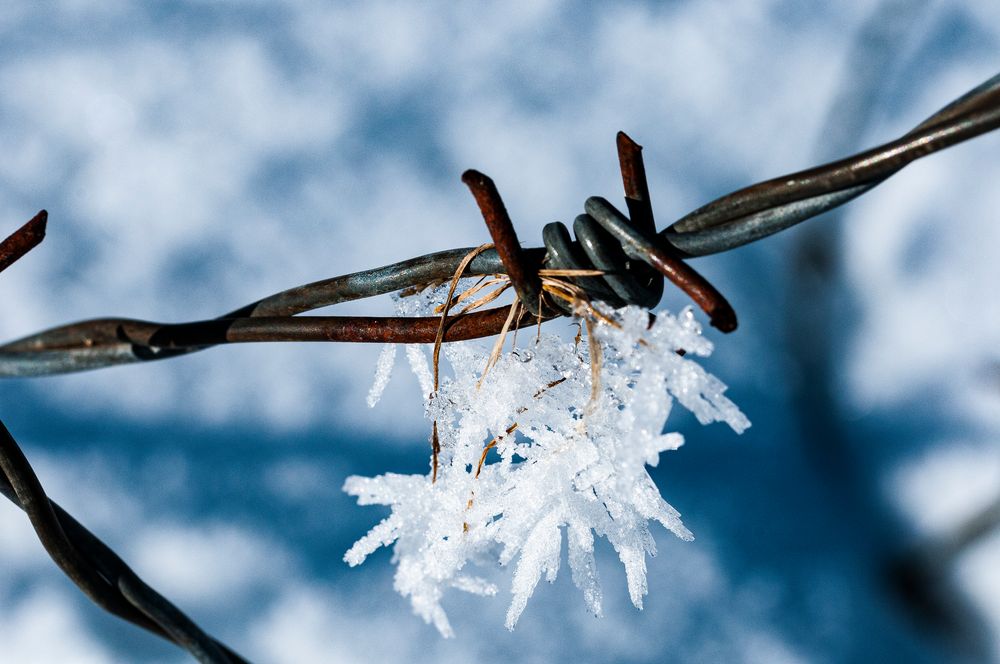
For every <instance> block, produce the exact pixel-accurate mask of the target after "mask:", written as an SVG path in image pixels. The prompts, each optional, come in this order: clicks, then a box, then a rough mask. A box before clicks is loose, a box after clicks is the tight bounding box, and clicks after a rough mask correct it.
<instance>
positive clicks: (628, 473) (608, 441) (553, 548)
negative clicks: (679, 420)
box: [344, 289, 750, 637]
mask: <svg viewBox="0 0 1000 664" xmlns="http://www.w3.org/2000/svg"><path fill="white" fill-rule="evenodd" d="M442 299H443V296H442V292H441V289H436V290H433V289H432V290H430V291H425V292H424V293H422V294H420V295H418V296H416V297H412V298H398V299H397V309H398V310H399V311H400V312H401V313H403V314H405V315H433V313H432V312H433V307H434V305H435V304H437V303H439V302H440V301H441V300H442ZM594 306H595V307H598V311H599V313H600V314H601V318H605V317H606V318H607V319H608V320H610V321H612V323H607V322H599V321H598V322H597V323H596V324H595V325H593V337H594V339H593V340H591V339H588V338H586V337H584V338H582V339H580V340H579V342H578V343H574V342H572V341H567V340H563V339H561V338H560V337H559V336H557V335H554V334H549V333H542V334H540V335H538V336H537V337H535V336H534V335H532V336H531V337H530V339H529V340H527V341H524V339H523V337H522V346H521V347H518V348H515V349H514V350H511V351H508V352H504V353H502V354H501V356H500V357H499V359H498V360H497V362H496V364H495V365H494V366H493V367H492V368H491V369H490V370H489V371H488V372H487V374H486V375H485V377H483V376H482V371H483V369H484V367H485V366H486V362H487V358H488V357H489V354H490V346H489V345H487V344H484V343H482V342H477V341H470V342H459V343H449V344H445V346H444V348H443V352H442V357H443V358H444V361H446V362H447V365H448V366H450V368H451V372H450V373H449V374H447V375H442V377H441V384H440V389H439V390H438V391H437V393H436V394H432V390H433V377H432V374H431V367H430V365H429V362H428V359H427V353H426V352H425V351H424V349H422V348H421V347H418V346H407V349H406V353H407V358H408V359H409V362H410V366H411V368H412V370H413V371H414V373H415V374H416V375H417V378H418V380H419V382H420V385H421V392H422V393H423V394H424V397H425V402H424V403H425V410H426V414H427V416H428V418H429V419H431V420H436V422H437V427H438V433H439V438H440V443H441V453H440V456H439V469H438V476H437V481H436V482H432V481H431V476H430V474H428V475H398V474H393V473H387V474H385V475H380V476H378V477H374V478H362V477H350V478H348V479H347V482H346V483H345V485H344V490H345V491H346V492H347V493H348V494H350V495H352V496H356V497H357V499H358V503H359V504H360V505H376V504H377V505H386V506H388V507H389V508H390V509H391V514H390V516H389V517H387V518H386V519H384V520H383V521H382V522H380V523H379V524H378V525H376V526H375V527H374V528H372V529H371V531H369V533H368V534H366V535H365V536H364V537H362V538H361V539H360V540H358V541H357V542H356V543H355V544H354V546H352V547H351V548H350V550H349V551H348V552H347V554H346V555H345V557H344V559H345V561H347V562H348V563H349V564H350V565H352V566H353V565H358V564H360V563H362V562H363V561H364V560H365V558H366V557H367V556H368V555H369V554H371V553H372V552H374V551H375V550H377V549H378V548H379V547H382V546H393V547H394V557H393V562H394V563H395V564H396V565H397V569H396V575H395V584H394V585H395V589H396V590H397V592H399V593H400V594H402V595H403V596H404V597H408V598H409V599H410V602H411V604H412V606H413V610H414V612H415V613H416V614H417V615H419V616H420V617H422V618H423V619H424V620H425V621H426V622H428V623H431V624H433V625H434V626H435V627H436V628H437V629H438V630H439V631H440V633H441V634H442V635H443V636H446V637H447V636H451V635H452V634H453V633H452V629H451V625H450V624H449V622H448V618H447V616H446V615H445V612H444V610H443V608H442V607H441V599H442V597H443V596H444V592H445V591H446V590H448V589H450V588H457V589H459V590H464V591H466V592H472V593H476V594H481V595H492V594H494V593H495V592H496V588H495V586H493V585H492V584H490V583H489V582H487V581H486V580H484V579H481V578H478V577H476V576H474V575H470V574H469V573H468V570H467V569H466V568H467V567H473V566H475V565H477V564H485V565H488V564H489V563H490V561H497V562H499V563H500V564H501V565H508V564H511V563H513V567H514V571H513V581H512V585H511V594H512V600H511V604H510V608H509V610H508V613H507V619H506V626H507V628H508V629H513V628H514V626H515V625H516V624H517V621H518V619H519V618H520V616H521V613H522V611H523V610H524V608H525V606H526V605H527V602H528V599H529V598H530V597H531V595H532V593H533V592H534V590H535V587H536V586H537V584H538V582H539V581H540V580H541V579H542V578H543V577H544V578H545V580H546V581H549V582H552V581H554V580H555V578H556V574H557V573H558V571H559V564H560V558H561V555H562V547H563V533H564V531H565V534H566V548H567V550H568V561H569V567H570V573H571V575H572V579H573V582H574V584H575V585H576V586H577V587H578V588H579V589H580V591H581V592H582V593H583V598H584V602H585V604H586V606H587V609H588V610H589V611H590V612H592V613H593V614H595V615H598V616H599V615H601V585H600V580H599V577H598V572H597V565H596V561H595V557H594V538H595V536H597V537H605V538H607V540H608V541H609V542H610V543H611V545H612V546H613V547H614V549H615V550H616V551H617V552H618V556H619V558H620V560H621V562H622V564H623V565H624V567H625V572H626V579H627V585H628V592H629V596H630V598H631V600H632V603H633V604H634V605H635V606H636V607H637V608H640V609H641V608H642V601H643V597H644V596H645V595H646V592H647V583H646V556H647V555H655V553H656V545H655V542H654V540H653V535H652V533H651V532H650V529H649V524H650V522H651V521H656V522H658V523H660V524H661V525H662V526H663V527H664V528H666V529H667V530H669V531H671V532H673V533H674V534H675V535H676V536H677V537H679V538H681V539H683V540H691V539H692V538H693V536H692V535H691V533H690V531H688V530H687V528H685V527H684V525H683V523H682V522H681V518H680V514H679V513H678V512H677V510H675V509H674V508H673V507H671V506H670V505H669V504H668V503H667V502H666V501H665V500H664V499H663V498H662V497H661V495H660V492H659V490H658V489H657V487H656V485H655V484H654V483H653V481H652V479H651V478H650V476H649V473H648V472H647V470H646V466H655V465H656V464H657V462H658V460H659V455H660V453H662V452H665V451H668V450H673V449H677V448H678V447H679V446H680V445H681V444H682V443H683V438H682V437H681V435H680V434H678V433H663V426H664V423H665V421H666V419H667V416H668V415H669V413H670V409H671V406H672V404H673V401H674V400H676V401H678V402H679V403H680V404H681V405H683V406H684V407H685V408H687V409H689V410H690V411H691V412H692V413H694V414H695V416H696V417H697V418H698V420H699V421H700V422H702V423H703V424H708V423H710V422H715V421H721V422H725V423H726V424H728V425H729V426H730V427H732V429H733V430H734V431H737V432H742V431H743V430H745V429H746V428H747V427H748V426H750V423H749V421H748V420H747V418H746V417H745V416H744V415H743V413H741V412H740V410H739V409H738V408H737V407H736V406H735V405H734V404H733V403H732V402H731V401H730V400H729V399H727V398H726V397H725V396H724V392H725V389H726V388H725V385H724V384H723V383H722V382H720V381H719V380H718V379H717V378H715V377H714V376H712V375H710V374H709V373H707V372H706V371H705V370H704V369H702V368H701V367H700V366H699V365H698V364H696V363H695V362H694V361H693V360H691V359H690V358H691V357H693V356H701V357H704V356H707V355H709V354H710V353H711V352H712V345H711V343H710V342H709V341H708V340H707V339H705V338H704V337H702V336H701V327H700V325H699V324H698V322H697V321H696V320H695V318H694V315H693V313H692V312H691V310H690V309H686V310H684V311H682V312H681V313H680V314H679V315H676V316H674V315H672V314H670V313H669V312H659V313H657V314H656V315H655V317H654V316H652V315H650V313H649V312H648V311H646V310H645V309H641V308H638V307H625V308H623V309H619V310H617V311H614V310H610V309H607V308H604V307H603V306H602V305H600V304H599V303H598V304H595V305H594ZM591 343H599V344H600V353H599V357H600V360H599V372H598V373H599V385H598V386H597V388H596V389H594V387H593V385H592V382H591V381H592V371H591V369H592V367H591V349H590V344H591ZM681 352H683V355H682V354H681ZM393 355H394V351H390V350H387V351H385V352H384V353H383V356H382V357H380V358H379V367H378V371H377V373H376V381H375V387H373V389H372V393H373V394H378V393H379V392H380V391H381V389H382V388H383V387H384V380H387V379H388V373H389V371H390V369H391V359H392V356H393ZM596 356H598V354H595V357H596ZM386 358H388V359H386ZM442 364H443V365H444V362H442ZM387 367H388V368H387ZM442 373H443V374H444V373H445V372H442ZM480 383H481V384H480ZM376 388H377V389H376ZM487 447H489V449H487ZM484 459H485V463H484V461H483V460H484Z"/></svg>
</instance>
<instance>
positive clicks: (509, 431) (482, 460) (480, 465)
mask: <svg viewBox="0 0 1000 664" xmlns="http://www.w3.org/2000/svg"><path fill="white" fill-rule="evenodd" d="M516 429H517V422H514V423H513V424H511V425H510V426H509V427H507V432H506V433H505V434H504V436H509V435H510V434H512V433H514V431H515V430H516ZM502 437H503V436H496V437H495V438H494V439H493V440H491V441H490V442H489V443H487V444H486V447H484V448H483V453H482V455H481V456H480V457H479V463H478V464H477V465H476V479H479V473H481V472H482V470H483V464H484V463H486V455H487V454H489V451H490V450H492V449H493V448H494V447H496V446H497V442H499V440H500V439H501V438H502ZM468 506H469V507H472V499H471V498H470V499H469V505H468Z"/></svg>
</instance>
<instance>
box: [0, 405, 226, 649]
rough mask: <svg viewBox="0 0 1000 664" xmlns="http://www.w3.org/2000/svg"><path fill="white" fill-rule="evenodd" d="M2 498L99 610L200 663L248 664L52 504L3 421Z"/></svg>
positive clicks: (0, 439)
mask: <svg viewBox="0 0 1000 664" xmlns="http://www.w3.org/2000/svg"><path fill="white" fill-rule="evenodd" d="M0 493H2V494H3V495H4V496H5V497H7V499H8V500H10V501H11V502H12V503H14V504H15V505H17V506H18V507H20V508H21V509H22V510H24V512H25V514H27V515H28V519H29V520H30V521H31V525H32V527H33V528H34V529H35V533H36V534H37V535H38V539H39V541H41V543H42V546H44V547H45V551H46V552H47V553H48V554H49V556H50V557H51V558H52V560H53V561H54V562H55V563H56V564H57V565H58V566H59V568H60V569H61V570H62V571H63V572H64V573H65V574H66V576H67V577H68V578H69V579H70V580H71V581H72V582H73V583H74V584H76V586H77V587H78V588H80V590H81V591H83V593H84V594H85V595H87V597H89V598H90V600H91V601H93V602H94V603H95V604H96V605H98V606H99V607H101V608H102V609H104V610H105V611H107V612H109V613H111V614H112V615H115V616H117V617H119V618H121V619H122V620H126V621H128V622H130V623H132V624H133V625H136V626H137V627H141V628H142V629H144V630H146V631H148V632H150V633H151V634H155V635H157V636H159V637H161V638H163V639H166V640H168V641H171V642H173V643H175V644H177V645H179V646H180V647H182V648H184V649H185V650H186V651H188V652H189V653H190V654H191V655H192V656H193V657H194V658H195V659H197V660H198V661H199V662H204V663H205V664H241V663H245V662H246V660H244V659H243V658H242V657H240V656H239V655H237V654H236V653H235V652H233V651H232V650H231V649H229V648H228V647H226V646H225V645H223V644H221V643H219V642H218V641H216V640H215V639H213V638H212V637H210V636H209V635H208V634H206V633H205V632H204V631H203V630H202V629H201V628H200V627H198V625H197V624H195V623H194V621H192V620H191V619H190V618H189V617H188V616H186V615H185V614H184V613H183V612H182V611H181V610H180V609H178V608H177V607H175V606H174V605H173V604H171V603H170V602H169V601H168V600H167V599H166V598H164V597H163V596H162V595H160V594H159V593H158V592H156V591H155V590H153V589H152V588H150V587H149V586H148V585H146V584H145V583H144V582H143V581H142V579H140V578H139V577H138V575H136V573H135V572H134V571H132V569H131V568H130V567H129V566H128V565H127V564H125V562H124V561H123V560H122V559H121V558H120V557H118V555H117V554H116V553H115V552H114V551H112V550H111V549H110V548H109V547H108V546H107V545H106V544H104V542H102V541H101V540H100V539H99V538H98V537H97V536H96V535H94V534H93V533H91V532H90V531H89V530H87V529H86V528H85V527H84V526H83V525H81V524H80V522H79V521H77V520H76V519H74V518H73V517H72V516H71V515H70V514H69V513H68V512H66V510H64V509H63V508H62V507H60V506H59V505H58V504H57V503H56V502H55V501H53V500H50V499H49V497H48V496H47V495H46V493H45V489H43V488H42V485H41V482H39V481H38V477H37V476H36V475H35V473H34V471H33V470H32V468H31V464H29V463H28V459H27V458H26V457H25V456H24V453H23V452H22V451H21V448H20V447H19V446H18V444H17V442H16V441H15V440H14V438H13V436H11V434H10V432H9V431H8V430H7V427H6V426H5V425H4V424H3V422H0Z"/></svg>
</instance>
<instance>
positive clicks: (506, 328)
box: [476, 300, 522, 389]
mask: <svg viewBox="0 0 1000 664" xmlns="http://www.w3.org/2000/svg"><path fill="white" fill-rule="evenodd" d="M521 308H522V306H521V302H520V300H519V301H516V302H514V304H512V305H511V307H510V314H509V315H508V316H507V320H506V321H505V322H504V324H503V329H501V330H500V335H499V336H498V337H497V340H496V343H495V344H493V350H492V351H491V352H490V357H489V359H488V360H486V367H485V368H484V369H483V375H482V376H480V377H479V380H478V381H477V382H476V389H479V388H480V387H482V385H483V380H484V379H485V378H486V374H488V373H489V372H490V369H492V368H493V365H494V364H496V363H497V360H499V359H500V351H501V350H503V342H504V341H505V340H506V339H507V333H508V332H510V326H511V324H513V322H514V319H515V318H516V317H517V316H518V312H519V311H520V310H521Z"/></svg>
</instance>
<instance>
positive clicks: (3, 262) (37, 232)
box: [0, 210, 49, 272]
mask: <svg viewBox="0 0 1000 664" xmlns="http://www.w3.org/2000/svg"><path fill="white" fill-rule="evenodd" d="M48 220H49V213H48V212H46V211H45V210H42V211H41V212H39V213H38V214H36V215H35V216H34V217H32V218H31V220H30V221H29V222H28V223H26V224H25V225H24V226H21V227H20V228H19V229H17V230H16V231H14V232H13V233H11V234H10V236H8V237H7V238H6V239H5V240H4V241H3V242H0V272H3V271H4V270H6V269H7V268H8V267H10V266H11V265H13V264H14V263H15V262H17V261H18V259H20V258H21V257H22V256H24V255H25V254H26V253H28V252H29V251H31V250H32V249H34V248H35V247H37V246H38V245H39V244H40V243H41V241H42V240H44V239H45V226H46V224H47V223H48Z"/></svg>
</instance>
